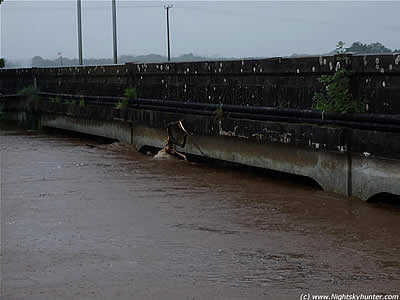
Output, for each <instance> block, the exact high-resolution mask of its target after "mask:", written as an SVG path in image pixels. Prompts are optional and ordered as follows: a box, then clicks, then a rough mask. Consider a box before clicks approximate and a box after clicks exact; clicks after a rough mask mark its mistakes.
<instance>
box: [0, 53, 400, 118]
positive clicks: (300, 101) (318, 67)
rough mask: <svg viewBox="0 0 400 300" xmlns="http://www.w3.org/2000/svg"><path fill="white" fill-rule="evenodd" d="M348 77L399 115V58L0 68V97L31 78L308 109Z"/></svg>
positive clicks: (48, 84)
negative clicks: (325, 79)
mask: <svg viewBox="0 0 400 300" xmlns="http://www.w3.org/2000/svg"><path fill="white" fill-rule="evenodd" d="M339 65H340V67H341V68H346V69H348V70H349V71H351V73H352V80H351V89H352V92H353V95H354V96H355V98H357V99H362V100H364V101H365V103H366V107H365V109H366V110H367V111H368V112H373V113H388V114H398V113H400V102H399V101H398V99H399V98H400V76H399V74H400V55H398V54H396V55H366V56H351V55H348V56H346V57H345V59H344V60H343V57H341V58H340V59H339V57H338V56H323V57H322V56H321V57H304V58H280V57H278V58H270V59H258V60H235V61H209V62H190V63H153V64H126V65H113V66H85V67H61V68H32V69H17V70H3V69H2V70H0V93H3V94H5V93H7V92H12V91H14V92H15V91H16V90H18V89H20V88H22V87H24V86H27V85H28V84H33V82H34V81H35V80H36V83H37V85H38V87H39V88H40V89H41V90H42V91H47V92H59V93H68V94H86V95H99V96H102V95H103V96H104V95H108V96H122V94H123V91H124V89H125V88H127V87H133V86H135V87H137V90H138V96H139V97H141V98H152V99H161V100H177V101H191V102H200V103H216V104H218V103H223V104H238V105H246V106H269V107H280V108H297V109H308V108H310V107H311V104H312V96H313V95H314V92H315V91H317V90H318V89H320V88H321V86H320V83H319V81H318V78H319V77H320V76H321V75H323V74H332V73H333V72H334V71H335V70H336V68H337V67H339Z"/></svg>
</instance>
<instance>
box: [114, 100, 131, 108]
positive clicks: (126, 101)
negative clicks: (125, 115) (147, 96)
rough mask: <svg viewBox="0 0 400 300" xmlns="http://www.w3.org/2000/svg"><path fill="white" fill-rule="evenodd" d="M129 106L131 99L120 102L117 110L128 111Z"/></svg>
mask: <svg viewBox="0 0 400 300" xmlns="http://www.w3.org/2000/svg"><path fill="white" fill-rule="evenodd" d="M128 104H129V99H128V98H124V99H123V100H122V101H119V102H118V103H117V105H116V106H115V108H116V109H119V110H126V109H127V108H128Z"/></svg>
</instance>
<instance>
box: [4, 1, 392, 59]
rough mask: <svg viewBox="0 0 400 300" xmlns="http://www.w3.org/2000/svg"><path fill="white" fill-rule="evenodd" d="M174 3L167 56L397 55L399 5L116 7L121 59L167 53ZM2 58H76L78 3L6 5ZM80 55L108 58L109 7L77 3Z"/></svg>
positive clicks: (100, 3) (135, 4) (133, 4)
mask: <svg viewBox="0 0 400 300" xmlns="http://www.w3.org/2000/svg"><path fill="white" fill-rule="evenodd" d="M169 3H171V4H173V5H174V7H173V8H172V9H171V10H170V16H171V45H172V55H173V56H177V55H181V54H184V53H189V52H192V53H194V54H198V55H204V56H225V57H252V56H257V57H260V56H261V57H267V56H286V55H291V54H293V53H301V54H313V53H325V52H328V51H330V50H332V49H334V48H335V45H336V42H337V41H339V40H344V41H345V42H346V43H347V44H348V45H349V44H350V43H351V42H354V41H362V42H365V43H370V42H375V41H379V42H381V43H383V44H384V45H386V46H387V47H389V48H392V49H394V48H397V49H398V48H400V38H399V36H400V35H399V33H400V21H399V15H400V1H393V2H383V1H379V2H367V1H362V2H361V1H359V2H350V1H343V2H337V1H320V2H302V1H296V2H289V1H281V2H271V1H258V2H250V1H240V2H222V1H212V2H206V1H195V2H188V1H175V2H174V1H170V2H166V1H164V2H159V1H158V2H157V1H126V0H125V1H123V0H117V15H118V16H117V18H118V52H119V55H122V54H133V55H139V54H150V53H155V54H163V55H165V54H166V29H165V21H166V20H165V10H164V9H163V5H164V4H169ZM0 9H1V46H0V48H1V53H0V54H1V56H2V57H6V58H9V59H17V58H31V57H32V56H35V55H40V56H42V57H46V58H55V57H57V52H59V51H62V53H63V56H66V57H70V58H76V57H77V19H76V1H75V0H74V1H73V0H71V1H60V0H52V1H37V0H35V1H33V0H32V1H18V0H5V1H4V2H3V4H2V5H1V8H0ZM82 18H83V55H84V57H85V58H100V57H102V58H104V57H109V58H111V57H112V28H111V0H103V1H93V0H82Z"/></svg>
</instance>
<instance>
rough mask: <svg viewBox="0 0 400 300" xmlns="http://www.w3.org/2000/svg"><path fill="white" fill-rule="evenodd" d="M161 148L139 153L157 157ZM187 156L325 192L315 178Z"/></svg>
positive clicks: (243, 172)
mask: <svg viewBox="0 0 400 300" xmlns="http://www.w3.org/2000/svg"><path fill="white" fill-rule="evenodd" d="M160 150H161V148H157V147H152V146H142V147H141V148H140V149H139V151H140V152H141V153H143V154H146V155H149V156H155V155H156V154H157V153H158V152H159V151H160ZM185 156H186V158H187V160H188V161H190V162H194V163H199V164H206V165H207V166H209V167H211V168H217V169H226V170H233V171H237V172H240V173H242V174H244V175H246V176H256V177H258V178H259V177H265V178H266V179H268V180H270V181H276V182H280V183H284V184H289V185H297V186H302V187H304V188H307V189H311V190H323V188H322V186H321V185H320V184H319V183H318V182H317V181H316V180H314V179H313V178H311V177H307V176H301V175H295V174H289V173H285V172H280V171H275V170H271V169H264V168H259V167H253V166H248V165H243V164H239V163H233V162H229V161H224V160H219V159H214V158H210V157H205V156H200V155H193V154H189V153H185Z"/></svg>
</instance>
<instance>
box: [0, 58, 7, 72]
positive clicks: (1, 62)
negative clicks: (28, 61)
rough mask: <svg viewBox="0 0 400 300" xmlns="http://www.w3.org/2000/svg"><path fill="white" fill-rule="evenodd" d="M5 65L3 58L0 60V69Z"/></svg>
mask: <svg viewBox="0 0 400 300" xmlns="http://www.w3.org/2000/svg"><path fill="white" fill-rule="evenodd" d="M5 65H6V60H5V59H4V58H0V69H1V68H4V66H5Z"/></svg>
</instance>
